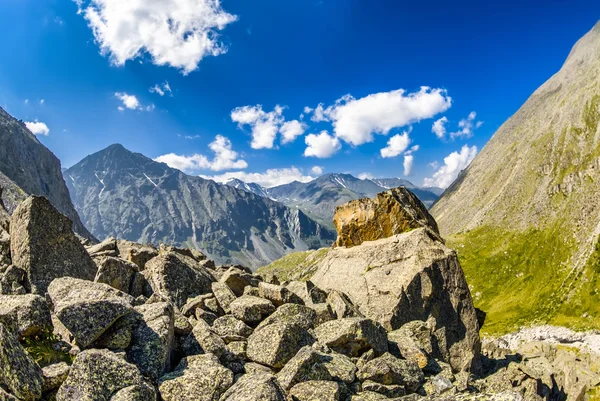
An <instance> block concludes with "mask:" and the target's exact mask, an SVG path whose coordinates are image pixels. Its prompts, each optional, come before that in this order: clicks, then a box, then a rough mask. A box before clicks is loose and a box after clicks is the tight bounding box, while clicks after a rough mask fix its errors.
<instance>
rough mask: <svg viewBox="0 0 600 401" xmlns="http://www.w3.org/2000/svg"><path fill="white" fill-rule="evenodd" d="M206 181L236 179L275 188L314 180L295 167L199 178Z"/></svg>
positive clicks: (235, 172) (224, 181)
mask: <svg viewBox="0 0 600 401" xmlns="http://www.w3.org/2000/svg"><path fill="white" fill-rule="evenodd" d="M201 177H203V178H206V179H211V180H214V181H216V182H221V183H226V182H227V181H229V180H231V179H233V178H237V179H238V180H242V181H244V182H248V183H252V182H253V183H256V184H259V185H262V186H263V187H265V188H271V187H276V186H278V185H283V184H289V183H290V182H293V181H299V182H309V181H312V180H314V177H311V176H310V175H304V174H303V173H302V170H300V169H298V168H297V167H293V166H292V167H290V168H280V169H269V170H267V171H266V172H264V173H247V172H244V171H233V172H229V173H225V174H220V175H213V176H207V175H203V176H201Z"/></svg>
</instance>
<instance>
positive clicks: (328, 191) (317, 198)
mask: <svg viewBox="0 0 600 401" xmlns="http://www.w3.org/2000/svg"><path fill="white" fill-rule="evenodd" d="M227 185H230V186H233V187H235V188H239V189H242V190H245V191H248V192H252V193H254V194H256V195H259V196H266V197H269V198H271V199H273V200H275V201H277V202H280V203H283V204H284V205H286V206H289V207H291V208H298V209H300V210H302V211H303V212H304V213H306V214H307V215H308V216H310V217H311V218H313V219H314V220H316V221H318V222H319V223H321V224H322V225H324V226H327V227H329V228H332V229H333V222H332V219H333V214H334V211H335V208H336V207H337V206H339V205H343V204H344V203H347V202H349V201H351V200H355V199H360V198H372V197H374V196H375V195H377V194H378V193H380V192H383V191H385V190H387V189H390V188H396V187H400V186H404V187H406V188H408V189H410V190H411V191H412V192H414V193H415V195H417V196H418V197H419V199H420V200H421V201H422V202H423V203H424V204H425V205H426V206H431V205H432V204H433V202H435V200H436V199H437V198H438V197H439V195H440V194H441V193H442V192H443V190H442V189H441V188H419V187H417V186H415V185H414V184H412V183H411V182H410V181H407V180H403V179H400V178H381V179H359V178H356V177H354V176H352V175H350V174H339V173H332V174H324V175H322V176H320V177H318V178H316V179H314V180H312V181H310V182H305V183H303V182H298V181H294V182H292V183H289V184H284V185H280V186H276V187H272V188H264V187H262V186H260V185H258V184H256V183H245V182H243V181H240V180H238V179H232V180H230V181H228V182H227Z"/></svg>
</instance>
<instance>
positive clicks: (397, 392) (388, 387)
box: [362, 380, 406, 398]
mask: <svg viewBox="0 0 600 401" xmlns="http://www.w3.org/2000/svg"><path fill="white" fill-rule="evenodd" d="M362 389H363V390H364V391H369V392H374V393H378V394H381V395H384V396H385V397H387V398H396V397H402V396H404V395H406V390H405V388H404V386H401V385H398V384H381V383H377V382H374V381H370V380H367V381H365V382H364V383H363V384H362Z"/></svg>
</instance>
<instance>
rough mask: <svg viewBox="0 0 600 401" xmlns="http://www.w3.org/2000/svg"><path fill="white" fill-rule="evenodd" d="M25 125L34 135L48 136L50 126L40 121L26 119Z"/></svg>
mask: <svg viewBox="0 0 600 401" xmlns="http://www.w3.org/2000/svg"><path fill="white" fill-rule="evenodd" d="M25 126H26V127H27V129H28V130H29V131H31V133H32V134H34V135H43V136H48V134H50V128H48V126H47V125H46V124H44V123H43V122H40V121H27V122H25Z"/></svg>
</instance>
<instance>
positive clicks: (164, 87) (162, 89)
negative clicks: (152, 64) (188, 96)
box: [149, 81, 173, 96]
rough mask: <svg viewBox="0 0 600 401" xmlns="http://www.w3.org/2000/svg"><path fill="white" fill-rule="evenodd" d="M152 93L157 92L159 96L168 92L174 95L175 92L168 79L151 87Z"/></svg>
mask: <svg viewBox="0 0 600 401" xmlns="http://www.w3.org/2000/svg"><path fill="white" fill-rule="evenodd" d="M149 92H150V93H156V94H157V95H159V96H164V95H166V94H167V93H168V94H169V96H173V92H172V91H171V85H169V83H168V82H167V81H165V82H164V83H162V84H160V85H159V84H156V85H154V86H153V87H151V88H150V89H149Z"/></svg>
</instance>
